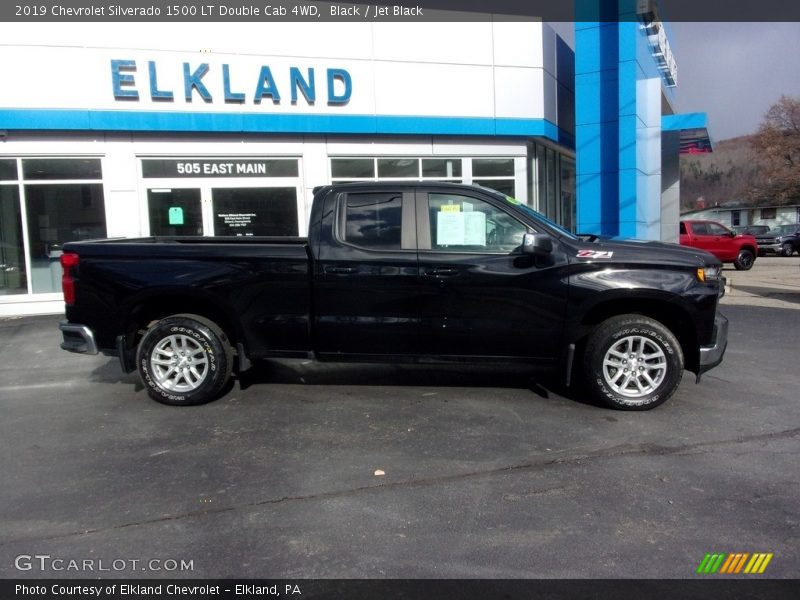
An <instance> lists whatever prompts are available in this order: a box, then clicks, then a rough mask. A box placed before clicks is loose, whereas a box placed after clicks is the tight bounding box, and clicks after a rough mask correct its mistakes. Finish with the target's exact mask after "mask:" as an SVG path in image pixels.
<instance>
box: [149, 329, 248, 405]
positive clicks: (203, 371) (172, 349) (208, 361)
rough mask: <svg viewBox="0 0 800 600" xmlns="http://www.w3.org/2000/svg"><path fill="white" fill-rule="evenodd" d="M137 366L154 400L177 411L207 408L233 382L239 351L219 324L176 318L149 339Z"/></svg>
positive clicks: (152, 333)
mask: <svg viewBox="0 0 800 600" xmlns="http://www.w3.org/2000/svg"><path fill="white" fill-rule="evenodd" d="M156 361H159V362H156ZM136 365H137V368H138V370H139V377H141V379H142V384H144V387H145V389H146V390H147V393H148V394H149V395H150V397H151V398H153V399H154V400H157V401H158V402H161V403H162V404H170V405H173V406H191V405H196V404H205V403H206V402H211V401H212V400H215V399H216V398H217V397H218V395H219V393H220V391H221V390H222V388H223V387H225V384H226V383H227V382H228V379H229V378H230V376H231V369H232V367H233V349H232V348H231V346H230V343H229V341H228V337H227V336H226V335H225V333H224V332H223V331H222V329H220V327H219V326H218V325H217V324H216V323H214V322H213V321H210V320H208V319H206V318H205V317H201V316H199V315H172V316H170V317H166V318H164V319H161V320H160V321H157V322H156V323H155V324H153V325H152V326H151V327H150V329H148V330H147V332H146V333H145V334H144V336H143V337H142V340H141V341H140V342H139V347H138V349H137V351H136ZM179 371H180V372H179Z"/></svg>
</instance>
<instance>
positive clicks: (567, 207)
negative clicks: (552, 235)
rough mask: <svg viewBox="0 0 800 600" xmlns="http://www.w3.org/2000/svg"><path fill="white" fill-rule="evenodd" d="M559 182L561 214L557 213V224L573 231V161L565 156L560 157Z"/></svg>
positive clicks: (574, 204) (574, 206)
mask: <svg viewBox="0 0 800 600" xmlns="http://www.w3.org/2000/svg"><path fill="white" fill-rule="evenodd" d="M560 164H561V183H560V185H559V190H560V192H561V206H560V210H561V214H560V215H559V217H560V218H559V221H558V222H559V224H560V225H562V226H563V227H565V228H566V229H569V230H570V231H575V208H576V202H575V161H574V160H571V159H569V158H567V157H565V156H562V157H561V160H560Z"/></svg>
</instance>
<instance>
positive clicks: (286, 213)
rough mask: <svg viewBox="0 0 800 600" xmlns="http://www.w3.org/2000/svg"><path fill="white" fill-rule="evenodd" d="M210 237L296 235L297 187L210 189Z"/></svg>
mask: <svg viewBox="0 0 800 600" xmlns="http://www.w3.org/2000/svg"><path fill="white" fill-rule="evenodd" d="M211 200H212V214H213V224H214V229H213V235H217V236H226V237H227V236H232V237H240V236H253V235H266V236H296V235H298V222H297V212H298V210H297V188H296V187H224V188H213V189H212V190H211Z"/></svg>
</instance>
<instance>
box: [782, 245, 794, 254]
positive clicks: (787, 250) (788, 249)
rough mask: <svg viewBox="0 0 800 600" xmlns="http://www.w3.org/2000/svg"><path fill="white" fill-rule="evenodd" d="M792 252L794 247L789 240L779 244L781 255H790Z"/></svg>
mask: <svg viewBox="0 0 800 600" xmlns="http://www.w3.org/2000/svg"><path fill="white" fill-rule="evenodd" d="M792 254H794V248H793V247H792V244H791V243H790V242H786V243H784V244H783V245H782V246H781V256H791V255H792Z"/></svg>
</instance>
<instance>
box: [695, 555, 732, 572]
mask: <svg viewBox="0 0 800 600" xmlns="http://www.w3.org/2000/svg"><path fill="white" fill-rule="evenodd" d="M724 559H725V554H706V555H705V557H704V558H703V560H702V562H701V563H700V566H699V567H697V572H698V573H716V572H717V569H719V567H720V565H722V561H723V560H724Z"/></svg>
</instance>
